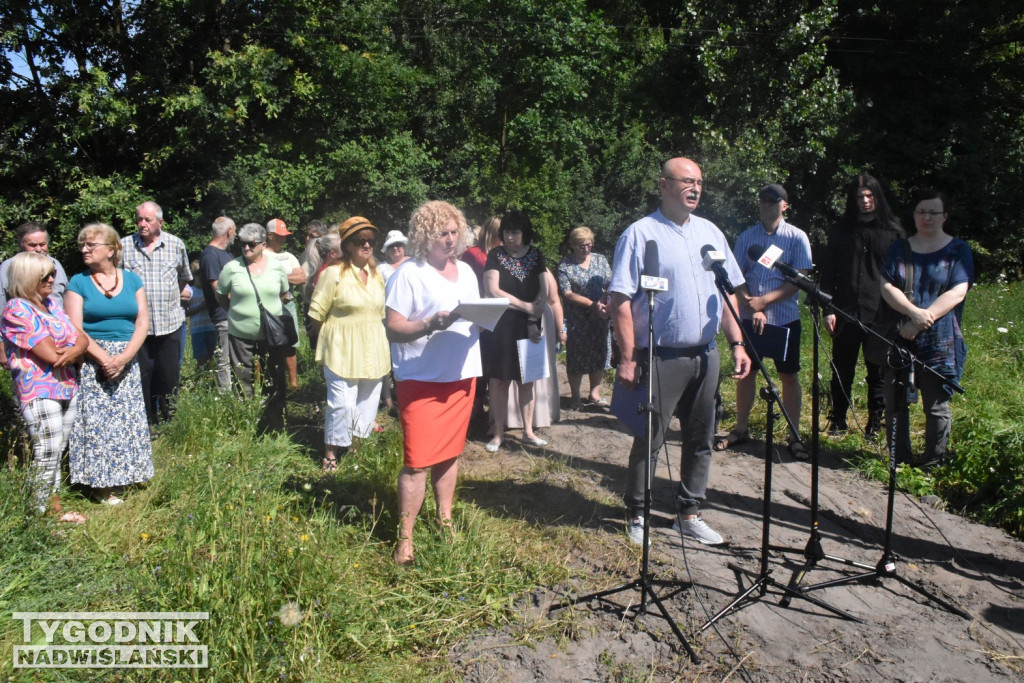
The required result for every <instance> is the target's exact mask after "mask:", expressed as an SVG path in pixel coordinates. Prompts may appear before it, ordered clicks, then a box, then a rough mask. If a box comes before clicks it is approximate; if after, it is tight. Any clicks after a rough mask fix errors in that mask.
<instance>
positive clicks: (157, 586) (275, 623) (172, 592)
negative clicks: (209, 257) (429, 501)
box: [0, 380, 565, 681]
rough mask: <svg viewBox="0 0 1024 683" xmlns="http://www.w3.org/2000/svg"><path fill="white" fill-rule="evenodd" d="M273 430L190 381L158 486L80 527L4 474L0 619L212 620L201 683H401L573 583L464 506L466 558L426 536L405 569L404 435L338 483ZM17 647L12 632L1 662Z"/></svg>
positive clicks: (427, 526)
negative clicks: (39, 506)
mask: <svg viewBox="0 0 1024 683" xmlns="http://www.w3.org/2000/svg"><path fill="white" fill-rule="evenodd" d="M311 392H315V388H314V389H311ZM296 412H297V413H298V415H297V417H296V420H297V421H301V420H302V419H303V417H304V416H303V415H302V414H301V411H296ZM311 412H312V413H315V412H316V411H315V410H311ZM258 417H259V407H258V404H257V403H256V402H252V401H251V402H244V401H240V400H236V399H234V398H231V397H223V396H220V395H219V394H217V392H216V391H214V390H213V389H212V387H211V386H210V384H209V382H207V381H206V380H204V381H202V382H199V383H194V382H193V383H189V384H188V385H186V386H185V387H184V388H183V391H182V393H181V398H180V400H179V404H178V411H177V414H176V416H175V418H174V420H173V421H172V422H171V423H169V424H168V425H167V426H166V427H164V428H163V429H162V431H161V433H160V438H159V440H158V441H157V442H156V445H155V458H156V470H157V475H156V476H155V477H154V478H153V480H152V481H151V482H150V483H149V485H148V486H146V487H144V488H139V489H138V490H136V491H133V492H131V493H129V495H128V496H127V498H126V502H125V503H124V504H122V505H120V506H118V507H116V508H105V507H101V506H98V505H93V504H90V503H89V502H87V501H85V500H75V498H74V496H71V500H72V502H73V504H75V505H77V506H78V507H79V508H80V509H82V511H83V512H86V513H87V514H88V516H89V522H88V524H86V525H83V526H82V527H70V526H67V525H56V524H54V523H53V522H51V521H49V520H48V519H41V518H38V517H35V516H33V515H30V514H26V510H27V509H28V508H27V505H28V502H27V498H26V497H25V494H24V493H23V490H24V486H23V481H22V479H23V477H24V473H23V472H22V471H19V470H7V471H5V472H4V473H3V474H2V475H0V496H2V497H3V500H4V503H3V507H2V508H0V509H2V512H3V518H2V520H0V541H2V542H3V543H4V552H3V553H2V555H0V608H2V611H5V612H10V611H25V610H35V611H62V610H73V611H100V610H118V611H206V612H209V613H210V621H209V622H208V623H207V624H206V625H205V626H203V627H201V632H202V634H201V636H200V638H201V642H202V643H203V644H205V645H208V646H209V652H210V664H211V668H210V669H209V671H206V672H202V673H201V674H196V676H195V678H200V677H201V678H204V679H205V678H213V679H215V680H231V681H235V680H269V679H274V680H384V679H387V680H394V679H395V678H399V677H402V676H416V677H417V678H422V677H424V676H430V675H437V674H438V671H440V670H443V664H442V663H441V662H440V660H438V657H439V655H440V654H441V653H442V652H444V651H446V648H447V647H448V646H450V645H451V643H452V642H453V641H455V640H456V639H457V638H458V637H460V636H461V635H463V634H465V633H467V632H469V631H472V630H476V629H479V628H482V627H484V626H486V625H489V624H491V625H495V624H499V623H502V622H503V621H505V620H507V619H509V618H511V615H512V606H513V600H514V598H515V596H517V595H518V594H520V593H522V592H523V591H525V590H527V589H529V588H533V587H535V586H537V585H538V584H551V583H553V582H554V581H556V580H558V579H559V578H561V577H563V576H564V573H565V572H564V570H562V569H560V568H559V567H558V566H556V565H554V564H552V563H551V562H550V561H549V559H548V555H547V554H546V553H545V552H544V551H543V550H542V547H543V541H544V537H543V532H542V531H540V530H537V529H533V528H531V527H529V526H528V525H527V524H525V523H522V522H517V521H515V520H508V519H501V518H492V517H490V516H489V515H488V514H487V513H486V512H484V511H482V510H480V509H477V508H475V507H473V506H471V505H467V504H464V503H457V505H456V507H455V515H454V520H455V525H456V529H457V540H456V542H455V543H452V542H451V541H450V540H449V539H448V538H447V537H446V535H445V534H444V533H442V532H441V531H440V530H439V529H438V528H437V527H436V526H435V525H433V524H431V523H429V522H427V521H424V522H422V523H420V524H418V525H417V536H416V540H417V564H416V566H415V567H414V568H411V569H401V568H398V567H396V566H395V565H394V563H393V562H392V560H391V549H392V546H393V541H394V538H395V529H396V527H397V522H396V520H397V516H396V511H395V480H396V477H397V473H398V470H399V468H400V467H401V433H400V432H399V431H398V429H397V426H396V425H394V424H392V425H391V426H390V427H389V429H388V430H387V431H385V432H384V433H382V434H375V435H374V436H373V437H372V438H371V439H369V440H368V441H366V442H363V443H362V444H361V445H360V447H359V448H358V449H357V450H356V451H355V452H353V453H350V454H349V455H348V456H346V457H345V458H344V460H343V461H342V464H341V467H340V469H339V470H338V472H337V473H336V474H335V475H330V476H327V475H323V474H321V472H320V470H319V467H318V465H317V464H316V462H315V461H314V459H313V458H311V457H310V452H309V449H308V448H307V447H305V446H302V445H299V444H297V443H296V442H294V441H293V440H292V439H291V438H290V437H289V436H287V435H277V436H266V437H257V436H256V433H255V425H256V423H257V421H258ZM318 455H319V454H318V453H317V456H318ZM11 493H17V494H18V495H6V494H11ZM432 516H433V514H432V511H431V510H427V509H425V510H424V513H423V515H422V518H423V519H424V520H429V519H431V518H432ZM282 610H283V611H282ZM297 617H301V618H298V619H297ZM20 638H21V628H20V623H15V622H13V621H11V620H0V643H2V650H3V652H7V653H10V652H11V648H12V647H13V645H14V644H17V643H19V642H20ZM10 665H11V659H10V656H9V654H8V655H6V656H5V659H4V660H0V671H4V669H5V668H6V669H10ZM71 675H72V676H76V675H80V676H82V677H86V678H87V677H88V674H82V673H73V674H71ZM145 675H146V676H147V677H151V678H153V679H157V680H162V679H165V680H172V679H174V680H180V679H183V678H188V674H185V675H183V674H182V671H181V670H179V671H178V672H177V673H176V674H174V675H173V676H172V675H170V673H166V674H165V673H161V672H153V673H149V674H145ZM33 677H34V675H33Z"/></svg>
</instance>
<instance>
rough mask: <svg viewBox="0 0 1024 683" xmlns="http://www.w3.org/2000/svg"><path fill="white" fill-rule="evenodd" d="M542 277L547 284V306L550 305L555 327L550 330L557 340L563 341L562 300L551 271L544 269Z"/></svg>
mask: <svg viewBox="0 0 1024 683" xmlns="http://www.w3.org/2000/svg"><path fill="white" fill-rule="evenodd" d="M544 279H545V280H546V282H547V286H548V306H551V315H552V317H553V318H554V319H555V329H554V330H552V334H554V335H555V336H557V337H558V340H559V341H561V342H562V343H565V332H563V330H564V328H565V315H564V312H563V311H562V300H561V298H559V296H558V287H557V286H556V283H555V276H554V275H552V274H551V271H550V270H548V271H545V276H544Z"/></svg>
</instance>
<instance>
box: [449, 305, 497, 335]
mask: <svg viewBox="0 0 1024 683" xmlns="http://www.w3.org/2000/svg"><path fill="white" fill-rule="evenodd" d="M507 308H508V299H505V298H499V299H473V300H472V301H462V302H459V305H458V306H456V307H455V310H454V311H452V313H458V314H459V315H460V316H461V317H463V318H465V319H466V320H468V321H469V322H471V323H473V324H475V325H479V326H480V327H482V328H484V329H485V330H488V331H493V330H494V326H495V325H497V324H498V319H499V318H501V314H502V313H504V312H505V309H507Z"/></svg>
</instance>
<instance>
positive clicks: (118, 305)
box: [64, 223, 153, 505]
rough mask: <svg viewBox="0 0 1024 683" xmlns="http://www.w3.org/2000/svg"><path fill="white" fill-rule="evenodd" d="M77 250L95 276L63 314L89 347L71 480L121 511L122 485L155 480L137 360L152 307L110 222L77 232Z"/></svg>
mask: <svg viewBox="0 0 1024 683" xmlns="http://www.w3.org/2000/svg"><path fill="white" fill-rule="evenodd" d="M78 246H79V248H80V249H81V251H82V260H83V261H85V265H86V266H87V267H88V268H89V270H87V271H85V272H84V273H79V274H78V275H76V276H74V277H73V278H71V281H70V282H69V283H68V290H67V293H66V294H65V295H64V308H65V310H67V313H68V317H69V318H71V321H72V322H73V323H75V324H76V325H79V326H80V327H82V329H84V330H85V331H86V333H87V334H88V335H89V337H90V341H89V348H88V351H87V352H86V353H87V361H86V363H85V364H84V365H83V366H82V372H81V377H80V378H79V383H80V385H81V404H80V406H79V411H78V419H77V420H76V421H75V426H74V428H73V429H72V430H71V447H70V453H71V455H70V463H71V465H70V467H71V481H73V482H75V483H79V484H85V485H86V486H91V487H93V488H94V489H97V490H98V493H99V495H100V500H101V501H102V502H104V503H106V504H108V505H117V504H118V503H120V502H121V498H120V497H119V496H118V492H119V490H120V489H121V487H124V486H128V485H131V484H136V483H139V482H144V481H148V480H149V479H151V478H152V477H153V451H152V448H151V446H150V440H149V425H148V423H147V421H146V403H145V401H144V399H143V398H142V380H141V375H140V374H139V362H138V359H137V355H138V352H139V349H140V348H142V343H143V342H144V341H145V340H146V334H147V333H148V331H149V309H148V308H146V290H145V289H144V288H143V286H142V279H141V278H139V276H138V275H136V274H135V273H133V272H131V271H128V270H122V269H121V268H119V267H118V266H119V265H120V263H121V240H120V236H119V235H118V234H117V231H115V230H114V229H113V228H112V227H110V226H109V225H106V224H105V223H93V224H91V225H87V226H85V227H84V228H82V230H81V232H79V233H78Z"/></svg>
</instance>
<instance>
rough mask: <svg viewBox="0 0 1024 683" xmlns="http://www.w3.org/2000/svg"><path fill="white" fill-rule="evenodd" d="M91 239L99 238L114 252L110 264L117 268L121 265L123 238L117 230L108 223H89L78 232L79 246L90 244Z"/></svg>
mask: <svg viewBox="0 0 1024 683" xmlns="http://www.w3.org/2000/svg"><path fill="white" fill-rule="evenodd" d="M90 237H98V238H99V240H98V241H99V242H102V243H103V244H105V245H107V246H108V247H110V248H111V250H113V253H112V254H111V255H110V262H111V263H113V264H114V267H115V268H117V267H118V266H120V265H121V236H120V235H118V234H117V230H114V229H113V228H112V227H110V226H109V225H107V224H106V223H89V225H87V226H85V227H84V228H82V229H81V230H79V231H78V246H82V245H83V244H85V243H86V242H88V241H89V238H90Z"/></svg>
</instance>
